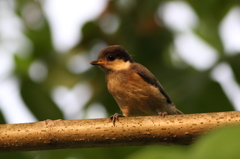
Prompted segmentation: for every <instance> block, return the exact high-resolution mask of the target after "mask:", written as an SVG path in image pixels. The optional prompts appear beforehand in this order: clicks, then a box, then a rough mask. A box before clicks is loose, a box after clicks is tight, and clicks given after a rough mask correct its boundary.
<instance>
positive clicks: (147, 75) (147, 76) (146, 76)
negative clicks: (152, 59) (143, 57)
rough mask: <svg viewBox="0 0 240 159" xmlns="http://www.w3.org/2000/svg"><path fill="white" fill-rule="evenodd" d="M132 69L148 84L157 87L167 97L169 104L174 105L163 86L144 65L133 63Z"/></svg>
mask: <svg viewBox="0 0 240 159" xmlns="http://www.w3.org/2000/svg"><path fill="white" fill-rule="evenodd" d="M131 69H133V70H135V71H136V72H137V74H138V75H139V76H140V77H142V78H143V80H144V81H146V82H148V83H149V84H151V85H153V86H155V87H157V88H158V89H159V91H160V92H161V93H162V94H163V95H164V96H165V97H166V99H167V102H168V103H170V104H171V103H172V100H171V99H170V98H169V96H168V95H167V93H166V92H165V91H164V89H163V87H162V85H161V84H160V82H159V81H158V80H157V78H156V77H155V76H154V75H153V74H152V73H151V72H150V71H149V70H148V69H147V68H146V67H144V66H143V65H141V64H139V63H133V64H132V66H131Z"/></svg>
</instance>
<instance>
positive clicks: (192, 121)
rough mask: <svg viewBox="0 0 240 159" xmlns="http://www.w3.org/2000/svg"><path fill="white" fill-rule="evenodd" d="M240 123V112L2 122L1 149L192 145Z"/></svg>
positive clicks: (0, 133) (3, 150) (0, 126)
mask: <svg viewBox="0 0 240 159" xmlns="http://www.w3.org/2000/svg"><path fill="white" fill-rule="evenodd" d="M234 124H238V125H240V112H238V111H234V112H221V113H205V114H186V115H168V116H166V117H164V118H163V117H160V116H147V117H128V118H120V119H119V121H117V122H116V126H115V127H114V126H113V124H112V122H110V121H109V119H88V120H55V121H52V120H46V121H41V122H36V123H27V124H4V125H0V152H12V151H33V150H50V149H64V148H68V149H69V148H88V147H112V146H132V145H153V144H160V143H171V144H190V143H192V142H193V141H194V139H195V137H197V136H198V135H201V134H205V133H207V132H209V131H210V130H212V129H215V128H218V127H222V126H227V125H234Z"/></svg>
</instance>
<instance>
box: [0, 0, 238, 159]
mask: <svg viewBox="0 0 240 159" xmlns="http://www.w3.org/2000/svg"><path fill="white" fill-rule="evenodd" d="M164 2H165V1H161V0H158V1H136V0H128V1H127V0H115V1H109V2H108V5H107V7H106V8H105V10H104V11H103V12H102V13H101V14H100V15H99V17H98V18H97V19H96V20H93V21H89V22H86V23H85V25H84V26H83V27H82V28H80V29H81V33H82V39H81V40H80V41H79V42H78V44H77V45H76V46H75V47H74V48H72V49H71V50H69V51H68V52H66V53H58V52H56V51H55V50H54V48H53V44H52V36H51V30H50V28H49V23H48V21H47V19H46V17H45V14H44V12H43V9H42V3H40V1H29V0H22V1H16V7H15V12H16V14H17V15H18V17H19V19H20V20H21V21H22V23H23V24H24V34H25V36H26V37H27V38H28V39H29V40H30V41H31V45H32V46H31V47H32V50H31V53H30V54H29V55H28V56H27V57H24V58H23V57H21V56H19V55H18V54H16V55H15V71H14V73H13V74H14V75H16V76H17V77H18V79H19V81H20V90H21V91H20V92H21V96H22V99H23V101H24V102H25V104H26V105H27V107H28V108H29V110H31V112H32V113H33V114H34V115H35V117H36V118H37V119H38V120H45V119H58V118H64V117H63V112H61V110H60V109H59V107H58V106H57V105H56V104H55V103H54V102H53V100H52V98H51V91H52V90H53V88H55V87H56V86H66V87H69V88H72V87H74V85H76V84H77V83H78V82H87V83H89V84H90V85H91V87H92V91H93V94H92V97H91V99H90V100H89V101H88V102H87V104H86V105H85V107H84V108H85V110H86V109H87V108H88V107H89V106H90V105H91V104H93V103H95V102H99V103H102V104H103V105H104V106H105V108H106V110H107V112H108V113H109V115H111V114H113V113H116V112H120V111H119V108H118V106H117V104H116V102H115V101H114V99H113V98H112V96H111V95H110V94H109V93H108V91H107V88H106V85H105V79H104V73H103V72H102V71H101V70H100V69H99V68H97V67H91V68H90V69H88V70H87V71H84V72H81V73H73V72H71V71H70V70H69V69H68V68H67V64H68V62H69V59H71V57H74V56H75V55H82V54H84V53H87V55H88V57H89V59H90V61H93V60H96V59H97V55H98V52H99V51H100V50H101V49H102V48H103V47H105V46H107V45H113V44H117V45H122V46H123V47H124V48H125V49H126V50H128V52H129V53H130V54H131V55H132V56H133V58H134V60H135V61H137V62H139V63H141V64H143V65H144V66H146V67H147V68H148V69H149V70H150V71H151V72H152V73H153V74H155V76H156V77H157V78H158V79H159V81H160V82H161V83H162V85H163V86H164V88H165V90H166V91H167V93H168V94H169V96H170V97H171V99H172V100H173V101H174V103H175V104H176V105H177V107H178V108H179V109H180V110H182V111H183V112H184V113H203V112H218V111H231V110H233V106H232V104H231V103H230V101H229V100H228V98H227V97H226V95H225V94H224V92H223V90H222V88H221V87H220V85H219V83H217V82H215V81H213V80H212V79H211V78H210V72H211V70H212V68H211V69H209V70H205V71H199V70H196V69H195V68H193V67H191V66H189V65H188V64H186V63H185V62H184V61H181V62H182V64H183V66H184V67H181V68H178V67H176V65H174V64H173V63H172V60H171V55H170V49H169V48H170V47H171V45H172V43H173V39H174V33H173V32H172V31H171V30H170V29H169V28H167V27H166V26H165V24H164V22H163V21H162V20H161V19H160V18H159V17H157V16H156V12H157V10H158V8H159V6H160V5H161V4H164ZM185 2H186V3H188V4H189V5H190V6H191V7H192V9H193V10H194V11H195V12H196V14H197V16H198V18H199V25H197V26H196V28H194V30H193V31H194V33H195V34H196V35H198V36H199V37H200V38H201V39H202V40H204V41H205V42H206V43H208V44H209V45H210V46H211V47H213V48H214V49H216V50H217V53H218V56H219V61H217V63H220V62H226V63H228V64H229V65H230V66H231V68H232V69H233V72H234V75H235V77H236V80H237V81H238V82H239V81H240V63H239V59H240V57H239V56H240V55H239V54H236V55H233V56H227V55H226V54H225V53H224V48H223V44H222V40H221V38H220V36H219V31H218V28H219V24H220V23H221V21H222V20H223V18H224V16H226V14H227V13H228V11H229V10H230V9H231V8H232V7H234V6H237V5H239V3H238V1H219V0H211V1H207V0H205V1H199V0H191V1H190V0H189V1H185ZM29 7H32V9H29ZM79 9H81V6H79ZM32 12H37V13H40V14H38V16H37V17H34V16H33V17H30V20H31V18H32V19H34V20H35V21H34V23H33V22H32V21H29V17H28V16H31V15H35V14H32ZM109 17H111V18H112V19H111V18H109ZM112 21H116V22H117V23H118V24H119V25H118V26H117V29H116V31H113V32H111V28H108V27H109V26H111V25H113V24H111V22H112ZM104 23H107V24H105V25H104ZM108 23H109V25H108ZM110 24H111V25H110ZM103 26H105V28H104V27H103ZM35 61H42V62H44V64H46V67H47V69H48V74H47V77H46V79H45V80H44V81H42V82H35V81H33V80H32V79H31V78H30V76H29V74H28V72H29V67H30V66H31V64H32V63H33V62H35ZM90 61H89V62H90ZM79 98H81V97H79ZM66 107H67V106H66ZM0 115H1V117H0V119H1V123H3V121H4V119H3V117H2V114H0ZM239 131H240V129H239V128H235V129H234V128H233V129H229V130H222V131H219V132H216V133H212V134H211V135H208V136H206V137H203V138H200V139H199V143H196V144H195V145H192V146H171V147H163V146H147V147H116V148H94V149H75V150H55V151H41V152H25V153H9V154H1V155H0V156H1V158H7V157H8V158H19V159H21V158H26V159H27V158H38V159H41V158H44V159H48V158H49V159H50V158H51V159H53V158H58V159H61V158H76V159H77V158H85V159H87V158H95V157H97V158H104V159H105V158H115V159H118V158H119V159H120V158H129V159H134V158H139V159H141V158H149V159H151V158H168V159H169V158H210V157H211V158H212V157H218V158H225V157H226V156H227V158H234V157H236V155H238V156H239V152H238V150H237V147H239V144H238V143H237V141H238V139H237V138H238V137H239V135H238V134H239Z"/></svg>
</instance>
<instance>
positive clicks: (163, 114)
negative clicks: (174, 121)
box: [158, 112, 168, 117]
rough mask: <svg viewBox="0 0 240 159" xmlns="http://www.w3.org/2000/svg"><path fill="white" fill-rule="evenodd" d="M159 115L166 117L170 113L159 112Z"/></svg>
mask: <svg viewBox="0 0 240 159" xmlns="http://www.w3.org/2000/svg"><path fill="white" fill-rule="evenodd" d="M158 115H159V116H162V117H165V116H166V115H168V113H167V112H158Z"/></svg>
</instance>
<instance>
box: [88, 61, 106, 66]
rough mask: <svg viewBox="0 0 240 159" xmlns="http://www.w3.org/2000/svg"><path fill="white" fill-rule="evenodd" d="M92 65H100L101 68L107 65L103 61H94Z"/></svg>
mask: <svg viewBox="0 0 240 159" xmlns="http://www.w3.org/2000/svg"><path fill="white" fill-rule="evenodd" d="M90 64H91V65H100V66H102V65H105V62H102V61H92V62H90Z"/></svg>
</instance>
